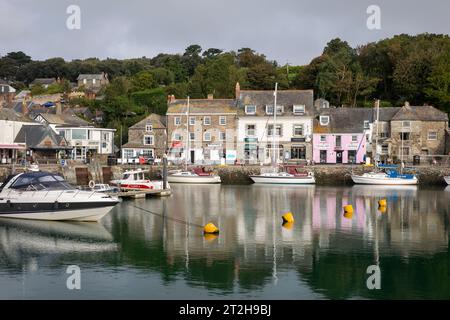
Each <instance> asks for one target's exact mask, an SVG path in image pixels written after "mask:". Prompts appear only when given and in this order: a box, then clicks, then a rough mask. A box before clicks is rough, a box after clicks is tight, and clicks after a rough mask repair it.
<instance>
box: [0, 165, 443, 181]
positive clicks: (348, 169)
mask: <svg viewBox="0 0 450 320" xmlns="http://www.w3.org/2000/svg"><path fill="white" fill-rule="evenodd" d="M39 168H40V170H42V171H50V172H56V173H60V174H62V175H63V176H64V178H65V179H66V180H67V181H68V182H69V183H71V184H75V185H87V184H88V182H89V181H90V180H94V181H95V182H98V183H101V182H104V183H109V181H110V180H112V179H119V178H120V177H121V176H122V173H123V172H124V171H125V170H130V169H136V168H142V169H143V170H149V177H150V178H151V179H161V172H162V166H145V165H144V166H126V165H124V166H105V165H102V164H100V163H91V164H88V165H83V164H79V163H76V162H73V163H71V162H68V163H67V165H65V166H60V165H40V167H39ZM168 169H169V170H174V169H180V167H173V166H169V168H168ZM205 169H206V170H207V171H213V172H214V173H216V174H218V175H219V176H220V177H221V179H222V183H223V184H251V183H252V181H251V179H250V176H251V175H256V174H260V173H261V172H267V171H270V168H269V167H263V166H205ZM305 169H307V170H310V171H313V172H314V174H315V177H316V184H317V185H351V184H353V182H352V180H351V174H352V173H354V174H362V173H364V172H370V171H371V170H373V167H363V166H351V165H316V166H308V167H306V168H305ZM15 171H16V172H22V171H24V168H23V167H16V168H15ZM11 172H12V168H11V166H0V181H3V180H4V179H5V178H6V177H7V176H8V175H9V174H11ZM405 172H411V171H408V170H405ZM414 172H415V173H416V174H417V176H418V178H419V184H420V185H424V186H426V185H430V186H431V185H445V181H444V176H450V167H439V166H420V167H416V168H415V169H414Z"/></svg>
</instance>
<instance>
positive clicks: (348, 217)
mask: <svg viewBox="0 0 450 320" xmlns="http://www.w3.org/2000/svg"><path fill="white" fill-rule="evenodd" d="M344 218H347V219H351V218H353V211H351V212H348V211H345V212H344Z"/></svg>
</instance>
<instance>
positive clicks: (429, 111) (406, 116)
mask: <svg viewBox="0 0 450 320" xmlns="http://www.w3.org/2000/svg"><path fill="white" fill-rule="evenodd" d="M392 120H393V121H402V120H411V121H414V120H418V121H448V115H447V114H446V113H445V112H442V111H440V110H438V109H436V108H435V107H433V106H403V107H401V108H400V110H399V111H398V112H397V113H396V114H395V115H394V116H393V117H392Z"/></svg>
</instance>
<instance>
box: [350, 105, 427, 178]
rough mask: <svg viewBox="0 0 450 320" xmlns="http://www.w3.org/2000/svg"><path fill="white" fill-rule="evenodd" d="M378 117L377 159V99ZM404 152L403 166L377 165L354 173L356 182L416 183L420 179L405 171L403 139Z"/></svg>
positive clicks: (378, 106)
mask: <svg viewBox="0 0 450 320" xmlns="http://www.w3.org/2000/svg"><path fill="white" fill-rule="evenodd" d="M376 106H377V119H376V123H377V125H376V137H375V139H376V140H375V160H376V161H377V160H378V159H379V156H378V130H379V128H378V123H379V121H378V120H379V116H380V101H379V100H377V102H376ZM401 150H402V154H401V158H400V159H401V167H400V170H398V167H397V166H396V165H383V164H378V163H377V165H376V168H377V171H373V172H369V173H364V174H362V175H356V174H352V175H351V177H352V180H353V182H354V183H356V184H372V185H416V184H417V183H418V179H417V177H416V175H414V174H404V173H403V165H404V162H403V140H402V147H401Z"/></svg>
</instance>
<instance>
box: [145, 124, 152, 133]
mask: <svg viewBox="0 0 450 320" xmlns="http://www.w3.org/2000/svg"><path fill="white" fill-rule="evenodd" d="M145 131H146V132H152V131H153V125H152V124H151V123H147V124H146V125H145Z"/></svg>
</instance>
